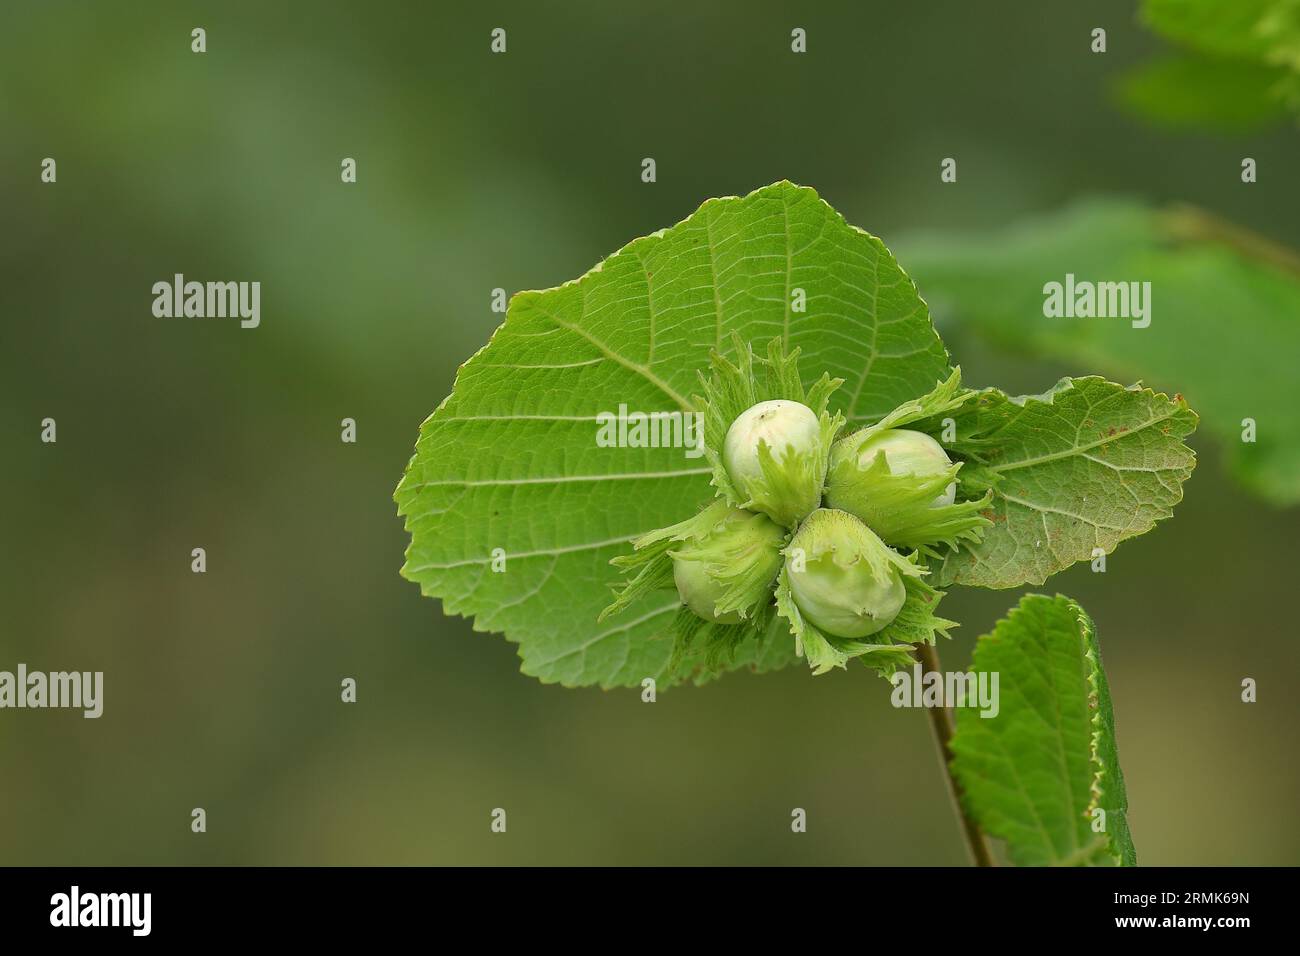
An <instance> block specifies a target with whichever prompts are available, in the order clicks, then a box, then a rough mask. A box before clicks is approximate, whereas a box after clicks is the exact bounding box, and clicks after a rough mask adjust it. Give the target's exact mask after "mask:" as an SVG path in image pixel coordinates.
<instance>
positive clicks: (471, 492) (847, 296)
mask: <svg viewBox="0 0 1300 956" xmlns="http://www.w3.org/2000/svg"><path fill="white" fill-rule="evenodd" d="M796 290H803V295H804V297H806V311H799V303H800V296H799V295H797V294H796ZM733 332H735V333H738V334H739V335H740V337H741V338H742V339H743V340H745V341H747V342H751V343H752V342H766V341H768V340H770V339H772V338H780V339H781V340H782V341H783V343H784V344H785V345H786V346H787V347H788V348H797V347H801V348H802V350H803V359H802V363H801V368H802V371H803V374H804V375H805V377H806V380H807V383H808V384H811V382H812V381H813V380H814V379H816V378H819V377H820V376H821V375H822V373H823V372H829V373H830V374H831V375H834V376H838V377H841V378H843V379H845V383H846V384H845V385H844V386H843V388H841V389H840V391H839V392H838V393H837V396H836V397H837V399H839V400H840V403H839V406H838V407H839V410H842V411H844V412H845V414H846V416H848V417H849V418H850V419H852V420H855V421H857V422H859V423H861V422H871V421H874V420H876V419H878V418H880V417H882V416H883V415H885V414H886V413H887V412H889V411H890V410H891V409H893V408H894V407H895V406H896V405H899V404H901V403H902V402H904V401H906V400H908V399H912V398H915V397H916V396H918V395H921V394H924V393H925V392H927V391H929V390H930V389H931V388H933V387H934V384H935V382H936V381H937V380H940V379H944V378H946V377H947V375H948V373H949V371H950V370H949V365H948V357H947V353H946V352H945V351H944V348H943V344H942V343H941V342H940V341H939V338H938V336H937V335H936V334H935V332H934V329H933V327H932V325H931V323H930V318H929V314H928V312H927V310H926V307H925V303H923V302H922V301H921V299H920V298H919V297H918V295H917V293H916V289H915V288H914V287H913V285H912V282H911V281H910V280H909V279H908V277H907V276H906V275H905V274H904V273H903V272H902V270H901V269H900V268H899V267H898V265H897V263H896V262H895V261H894V259H893V257H892V256H891V255H890V254H889V251H888V250H887V249H885V247H884V246H883V245H882V244H881V242H880V241H879V240H878V239H876V238H874V237H872V236H870V235H868V234H866V233H865V232H862V231H861V230H860V229H857V228H854V227H853V226H850V225H848V224H847V223H846V222H845V221H844V219H843V217H841V216H840V215H839V214H838V213H836V212H835V211H834V210H833V209H831V208H830V207H829V206H828V205H827V204H826V203H824V202H823V201H822V200H821V199H820V198H819V197H818V196H817V194H816V193H815V192H814V191H813V190H811V189H807V188H801V187H798V186H794V185H792V184H790V183H787V182H781V183H777V184H775V185H773V186H768V187H766V188H763V189H760V190H758V191H756V192H754V193H751V194H750V195H748V196H746V197H744V198H725V199H714V200H709V201H708V202H706V203H704V204H703V205H702V206H701V207H700V208H699V210H698V211H697V212H696V213H695V214H694V215H692V216H691V217H690V218H689V219H687V220H685V221H684V222H682V223H679V224H678V225H676V226H674V227H672V228H670V229H666V230H663V231H661V232H658V233H655V234H653V235H650V236H646V237H644V238H641V239H637V240H635V241H634V242H632V243H631V244H629V245H628V246H626V247H624V248H623V249H622V250H620V251H619V252H617V253H615V254H614V255H612V256H610V257H609V258H608V259H606V260H605V261H604V262H602V263H601V264H600V265H598V266H597V267H596V268H594V269H592V270H591V271H590V272H588V273H587V274H586V275H584V276H583V277H582V278H580V279H578V280H576V281H572V282H568V283H566V284H565V285H562V286H559V287H558V288H554V289H548V290H546V291H542V292H521V293H519V294H518V295H516V296H514V298H513V299H512V300H511V302H510V306H509V310H508V313H507V316H506V321H505V324H504V325H502V326H501V328H499V329H498V330H497V331H496V333H495V334H494V335H493V337H492V340H491V342H490V343H489V344H488V345H487V346H486V347H485V348H483V349H482V350H481V351H480V352H479V353H478V354H477V355H475V356H474V357H473V358H471V359H470V360H469V361H468V362H466V363H465V365H464V366H463V367H462V368H461V370H460V372H459V374H458V376H457V380H456V384H455V387H454V390H453V392H452V394H451V395H450V396H449V397H448V398H447V399H446V400H445V401H444V402H443V403H442V405H440V406H439V408H438V409H437V411H435V412H434V413H433V415H431V416H430V417H429V418H428V419H427V420H426V421H425V422H424V424H423V425H422V426H421V429H420V438H419V442H418V444H417V446H416V451H415V455H414V457H413V458H412V459H411V462H410V464H409V466H408V468H407V472H406V475H405V476H404V478H403V479H402V482H401V485H400V486H399V487H398V489H397V493H396V500H397V502H398V506H399V512H400V513H401V514H402V515H403V516H404V517H405V519H406V527H407V529H408V530H409V531H410V533H411V545H410V547H409V549H408V551H407V559H406V564H405V566H404V568H403V570H402V573H403V574H404V575H405V576H406V577H408V578H409V579H411V580H412V581H416V582H418V583H419V585H420V587H421V590H422V591H423V593H425V594H426V595H430V596H433V597H438V598H441V599H442V601H443V606H444V608H445V610H446V611H447V612H448V613H455V614H462V615H467V616H473V617H474V619H475V623H474V626H475V628H477V629H479V630H491V631H502V632H504V633H505V635H506V636H507V638H509V639H510V640H512V641H516V642H518V644H519V653H520V656H521V657H522V670H523V671H524V673H526V674H530V675H533V676H535V677H537V678H539V679H541V680H543V681H547V682H553V681H558V682H560V683H563V684H566V685H570V686H572V685H582V684H599V685H601V686H607V687H608V686H619V685H631V684H635V683H637V682H639V681H641V680H642V679H643V678H645V677H656V678H658V679H660V680H661V681H668V682H670V681H673V680H680V679H685V678H688V677H691V676H695V677H697V678H699V677H705V676H709V673H710V671H709V670H708V669H707V668H706V667H704V665H703V663H702V662H701V660H699V659H698V658H695V659H687V660H684V661H682V662H680V664H679V665H678V666H677V667H676V668H674V669H670V658H671V654H672V648H673V641H672V633H673V630H672V627H671V624H672V619H673V616H674V614H675V612H676V611H677V608H678V602H677V600H676V598H675V596H673V595H663V596H657V597H655V598H645V599H642V600H641V601H640V602H639V603H638V604H636V605H635V606H632V607H630V608H629V609H628V610H626V611H624V612H623V614H622V615H621V616H620V617H618V618H615V619H611V620H608V621H606V622H603V623H601V624H600V625H597V624H596V618H597V615H598V614H599V613H600V611H601V609H602V608H603V607H605V606H606V605H607V604H609V602H610V598H611V593H610V585H612V584H613V583H615V582H616V580H617V578H618V574H617V572H616V571H615V569H613V568H611V567H610V566H609V560H610V558H612V557H614V556H615V555H618V554H623V553H627V552H628V551H630V545H629V544H628V542H630V540H631V539H632V538H635V537H637V536H639V535H641V534H643V533H645V532H647V531H650V530H652V529H654V528H658V527H663V526H666V525H670V524H673V523H675V522H677V521H680V520H682V519H683V518H686V517H688V516H689V515H690V514H692V513H693V512H694V511H695V509H696V508H697V507H698V506H699V505H700V504H701V503H702V502H704V501H706V500H708V499H709V498H710V497H711V496H712V494H713V489H712V488H711V486H710V484H709V469H708V467H707V465H706V463H705V461H704V459H702V458H694V459H692V458H688V457H686V456H685V455H684V454H683V450H682V449H680V448H667V449H665V448H602V447H598V445H597V443H596V434H597V421H596V416H597V414H598V413H601V412H611V413H614V412H617V411H618V409H619V405H620V404H625V405H626V406H627V408H628V409H629V410H630V411H641V412H655V411H681V410H685V409H691V408H692V407H693V406H692V399H691V395H692V394H693V393H694V392H695V391H697V390H698V384H699V383H698V377H697V376H698V373H699V372H700V371H702V370H704V369H705V368H706V367H707V366H708V362H709V353H710V350H711V349H714V348H719V349H721V350H723V351H724V352H726V351H727V350H728V349H729V344H728V343H729V341H730V337H731V334H732V333H733ZM494 549H500V551H499V552H497V554H498V555H499V556H501V555H503V556H504V557H505V568H506V570H505V571H504V572H496V571H494V570H493V551H494ZM498 566H499V565H498ZM793 653H794V647H793V640H792V639H791V638H790V635H789V634H788V633H786V632H785V630H784V629H782V628H780V627H779V625H774V626H773V628H772V629H770V630H769V631H768V632H767V635H766V637H765V639H764V640H763V641H762V642H758V641H752V642H750V643H749V644H747V645H746V646H744V647H742V649H741V650H740V651H739V653H738V654H737V656H736V658H735V659H734V661H732V665H733V666H745V665H752V666H755V667H757V668H759V669H766V668H771V667H777V666H781V665H783V664H785V663H788V662H789V661H790V660H791V659H793Z"/></svg>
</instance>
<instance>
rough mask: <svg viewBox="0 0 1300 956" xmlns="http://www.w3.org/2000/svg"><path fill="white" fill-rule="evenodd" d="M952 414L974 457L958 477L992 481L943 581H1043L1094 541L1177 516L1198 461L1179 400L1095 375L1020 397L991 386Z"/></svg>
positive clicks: (967, 486)
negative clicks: (973, 528)
mask: <svg viewBox="0 0 1300 956" xmlns="http://www.w3.org/2000/svg"><path fill="white" fill-rule="evenodd" d="M956 422H957V440H956V442H953V443H950V445H951V447H952V448H953V449H954V450H956V451H958V452H961V453H963V454H966V455H967V456H968V457H969V458H970V459H971V460H972V461H975V462H978V464H976V465H974V466H969V465H968V466H967V468H965V469H963V470H962V472H961V473H960V480H961V482H962V488H963V491H964V492H965V493H966V495H967V497H974V496H976V495H977V494H978V493H982V492H983V491H984V489H985V488H987V487H992V488H993V501H992V504H991V505H990V508H989V510H988V511H987V512H985V516H986V517H988V518H990V519H991V520H992V524H991V525H990V526H989V527H986V528H985V529H984V533H983V538H982V540H980V541H979V542H977V543H974V544H969V545H965V546H963V547H962V548H961V549H960V550H958V551H952V552H949V553H948V555H947V557H946V558H945V559H944V563H943V566H942V568H941V570H940V573H939V582H940V584H941V585H947V584H952V583H957V584H971V585H976V586H979V587H989V588H1008V587H1016V586H1018V585H1021V584H1042V583H1043V582H1044V581H1045V580H1047V578H1048V577H1050V576H1051V575H1053V574H1055V573H1056V572H1057V571H1061V570H1063V569H1064V568H1067V567H1069V566H1070V565H1071V564H1074V563H1075V562H1076V561H1083V560H1086V559H1088V558H1089V557H1092V552H1093V549H1094V548H1100V549H1101V550H1102V552H1103V553H1106V554H1109V553H1110V552H1111V551H1112V550H1113V549H1114V548H1115V546H1116V545H1117V544H1119V542H1121V541H1123V540H1125V539H1126V538H1131V537H1134V536H1135V535H1139V534H1144V533H1146V532H1147V531H1150V530H1151V528H1152V526H1154V524H1155V523H1156V522H1157V521H1159V520H1161V519H1163V518H1167V517H1169V516H1170V515H1171V514H1172V513H1173V507H1174V505H1175V504H1177V503H1178V502H1179V501H1181V500H1182V497H1183V488H1182V485H1183V482H1184V481H1186V480H1187V478H1188V476H1189V475H1190V474H1191V473H1192V468H1193V467H1194V465H1195V463H1196V457H1195V455H1194V454H1193V453H1192V451H1191V449H1190V448H1188V447H1187V446H1186V445H1184V444H1183V442H1182V439H1184V438H1186V437H1187V436H1188V435H1189V434H1191V432H1192V431H1193V430H1194V429H1195V428H1196V415H1195V414H1194V413H1193V412H1192V411H1191V410H1190V409H1189V408H1188V407H1187V403H1186V402H1185V401H1183V400H1182V398H1181V397H1179V398H1175V399H1173V400H1170V399H1169V398H1168V397H1167V396H1165V395H1160V394H1157V393H1155V392H1153V391H1151V390H1150V389H1143V388H1138V387H1136V386H1134V387H1131V388H1125V387H1124V386H1122V385H1116V384H1115V383H1114V382H1108V381H1106V380H1105V379H1103V378H1099V377H1097V376H1089V377H1086V378H1077V379H1062V380H1061V381H1060V382H1059V383H1057V385H1056V386H1055V387H1054V388H1053V389H1051V390H1050V391H1048V392H1046V393H1044V394H1042V395H1027V396H1021V397H1019V398H1010V397H1008V396H1007V395H1005V394H1004V393H1002V392H1001V391H999V390H997V389H988V390H986V391H985V392H984V393H983V394H981V395H980V397H979V399H978V400H977V401H976V402H975V404H974V406H973V409H972V410H971V411H968V412H964V413H962V414H961V415H959V416H958V417H957V419H956Z"/></svg>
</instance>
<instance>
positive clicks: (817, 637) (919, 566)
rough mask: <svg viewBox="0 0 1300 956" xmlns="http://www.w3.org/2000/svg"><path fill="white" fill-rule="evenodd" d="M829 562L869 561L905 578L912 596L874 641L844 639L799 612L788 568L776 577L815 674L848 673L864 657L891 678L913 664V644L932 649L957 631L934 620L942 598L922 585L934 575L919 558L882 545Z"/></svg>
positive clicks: (877, 569) (782, 605) (782, 609)
mask: <svg viewBox="0 0 1300 956" xmlns="http://www.w3.org/2000/svg"><path fill="white" fill-rule="evenodd" d="M792 548H793V544H791V545H787V546H786V550H785V553H786V554H787V556H789V555H791V554H792ZM806 557H807V560H808V562H809V564H812V563H813V562H814V561H815V560H818V558H816V557H814V556H806ZM826 557H827V559H829V560H835V561H837V562H840V563H841V564H843V562H846V561H853V560H855V559H857V558H862V559H865V560H866V561H867V562H868V564H869V566H870V567H871V569H872V572H873V573H875V574H877V575H884V574H886V573H888V572H889V571H890V570H892V571H895V572H897V573H899V574H901V575H902V580H903V587H904V589H905V590H906V593H907V597H906V599H905V600H904V602H903V606H902V608H901V609H900V610H899V612H898V615H897V616H896V617H895V618H894V620H893V621H891V622H890V623H889V624H888V625H887V626H886V627H885V628H884V629H883V630H881V631H878V632H877V633H875V634H872V635H870V639H869V640H867V639H861V640H853V639H847V638H841V637H837V636H835V635H833V634H828V633H826V632H825V631H823V630H822V629H820V628H819V627H817V626H816V625H815V624H813V623H812V621H810V620H809V619H808V618H807V616H806V615H805V614H803V612H802V611H800V610H799V606H798V604H797V603H795V599H794V592H793V590H792V589H791V587H790V571H789V564H788V563H787V565H786V566H784V567H782V568H781V573H780V575H779V576H778V578H777V586H776V612H777V614H779V615H780V616H781V617H782V618H784V619H785V621H786V622H787V623H788V625H789V628H790V633H791V634H792V635H793V636H794V639H795V653H796V654H798V655H801V656H803V657H804V658H806V659H807V661H808V666H809V668H810V669H811V670H812V672H813V674H814V675H820V674H825V673H827V672H829V671H831V670H833V669H834V668H837V667H839V668H845V667H847V665H848V662H849V661H850V660H851V659H853V658H860V659H861V660H862V662H863V663H864V664H866V665H867V666H868V667H872V668H874V669H875V670H876V672H877V673H878V674H880V675H881V676H882V677H888V676H889V675H890V674H892V673H893V672H894V671H895V670H897V669H898V668H899V667H906V666H909V665H910V664H911V662H912V655H911V645H913V644H918V643H919V644H933V643H934V642H935V635H936V634H942V635H943V636H944V637H950V636H951V635H950V634H949V633H948V630H949V628H953V627H956V626H957V623H956V622H955V621H949V620H946V619H944V618H941V617H938V616H937V615H935V613H934V611H935V608H937V607H938V604H939V601H940V599H941V598H942V597H943V593H942V592H941V591H939V590H937V589H935V588H933V587H931V586H930V585H929V584H927V583H926V582H925V581H924V580H922V578H923V577H924V576H925V575H926V574H928V573H929V571H928V569H927V568H926V567H925V566H924V564H923V563H922V559H921V556H920V555H919V554H916V553H913V554H912V555H910V556H907V557H905V556H903V555H900V554H899V553H898V552H896V551H894V550H893V549H891V548H888V547H884V546H882V547H881V548H880V553H871V552H855V553H854V554H852V555H850V554H845V553H834V554H828V555H827V556H826ZM804 573H808V572H804Z"/></svg>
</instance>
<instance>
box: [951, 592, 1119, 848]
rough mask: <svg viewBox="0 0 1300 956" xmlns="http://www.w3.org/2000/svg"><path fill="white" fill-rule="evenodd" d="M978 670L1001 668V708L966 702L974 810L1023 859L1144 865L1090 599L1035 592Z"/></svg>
mask: <svg viewBox="0 0 1300 956" xmlns="http://www.w3.org/2000/svg"><path fill="white" fill-rule="evenodd" d="M971 670H972V671H974V672H975V674H976V677H977V679H978V677H979V675H980V674H987V675H990V676H989V677H988V678H986V680H987V681H988V684H989V686H992V680H991V678H992V675H997V678H998V682H997V685H996V686H997V711H996V714H995V715H991V716H988V717H982V716H981V712H982V711H981V708H980V706H979V704H977V703H975V702H973V701H970V700H969V698H968V700H967V702H966V706H962V707H958V708H957V709H956V722H957V730H956V733H955V734H954V736H953V739H952V751H953V755H954V756H953V763H952V771H953V774H954V776H955V777H956V778H957V781H958V782H959V784H960V785H961V788H962V790H963V794H964V796H963V803H964V805H965V808H966V811H967V812H968V813H969V814H970V815H971V816H972V817H973V818H974V819H975V820H976V822H977V823H978V824H979V825H980V827H981V828H982V829H983V830H984V831H985V832H986V833H988V834H989V835H990V836H993V837H996V838H998V839H1001V840H1004V841H1005V842H1006V848H1007V853H1008V855H1009V857H1010V858H1011V860H1012V862H1014V863H1015V864H1016V865H1018V866H1048V865H1052V866H1116V865H1119V866H1133V865H1135V864H1136V862H1137V855H1136V851H1135V850H1134V847H1133V841H1132V837H1131V835H1130V833H1129V829H1128V819H1127V811H1128V798H1127V796H1126V794H1125V791H1124V775H1123V773H1122V772H1121V771H1120V765H1119V755H1118V752H1117V750H1116V746H1115V721H1114V715H1113V714H1112V712H1111V700H1110V690H1109V688H1108V686H1107V684H1106V674H1105V671H1104V670H1103V669H1102V664H1101V651H1100V648H1099V646H1098V644H1097V634H1096V629H1095V628H1094V626H1093V623H1092V620H1091V619H1090V618H1089V617H1088V615H1087V614H1086V613H1085V612H1084V610H1083V608H1081V607H1080V606H1079V605H1078V604H1077V603H1075V602H1074V601H1072V600H1070V599H1069V598H1067V597H1064V596H1061V595H1057V596H1056V597H1055V598H1049V597H1045V596H1044V595H1041V594H1030V595H1027V596H1026V597H1024V598H1023V599H1022V600H1021V602H1020V604H1019V606H1018V607H1016V608H1015V609H1013V610H1012V611H1011V613H1010V614H1009V615H1008V616H1007V617H1006V618H1004V619H1003V620H1001V621H999V622H998V624H997V626H996V627H994V629H993V632H992V633H991V634H985V635H983V636H982V637H980V638H979V640H978V641H977V642H976V645H975V653H974V655H973V657H972V660H971ZM990 713H991V709H990ZM1098 811H1101V812H1100V813H1099V812H1098Z"/></svg>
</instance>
